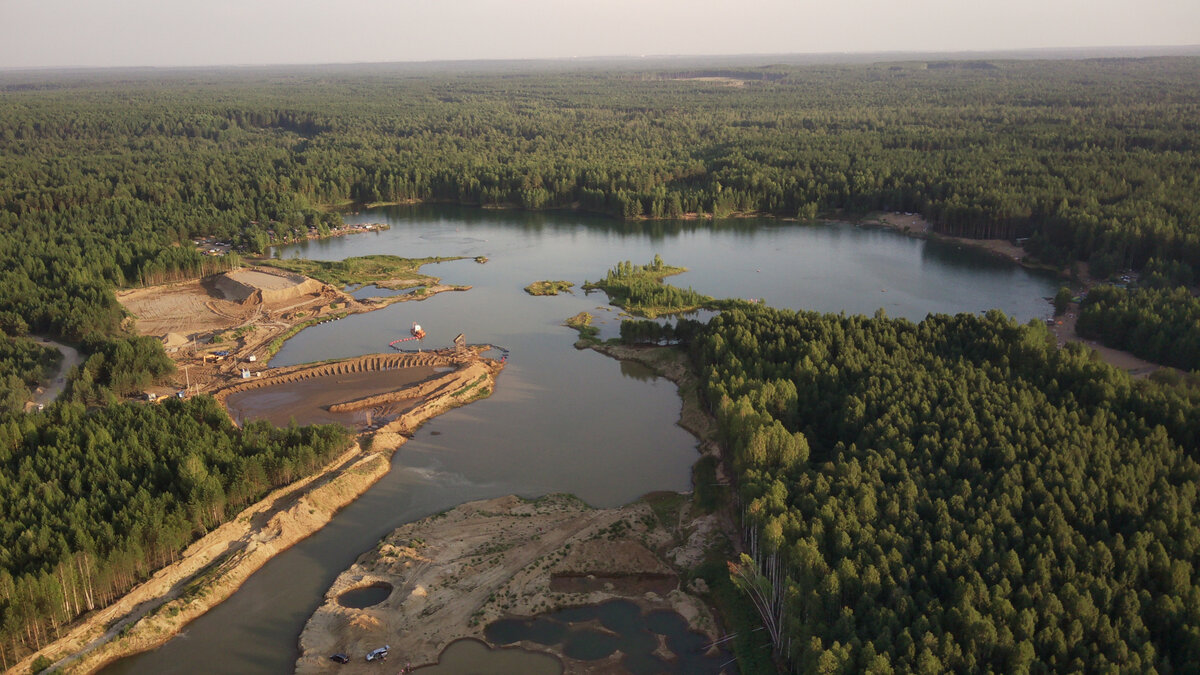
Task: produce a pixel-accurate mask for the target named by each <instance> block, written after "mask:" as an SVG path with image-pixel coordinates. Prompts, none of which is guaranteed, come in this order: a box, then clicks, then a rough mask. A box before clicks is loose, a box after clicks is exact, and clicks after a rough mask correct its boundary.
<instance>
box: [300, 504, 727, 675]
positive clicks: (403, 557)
mask: <svg viewBox="0 0 1200 675" xmlns="http://www.w3.org/2000/svg"><path fill="white" fill-rule="evenodd" d="M674 508H676V509H678V510H679V511H678V513H681V514H682V517H681V518H671V519H670V520H671V521H672V522H670V523H661V522H659V521H658V519H657V517H656V515H655V509H653V508H652V507H651V506H650V504H649V503H648V502H646V501H639V502H635V503H633V504H630V505H628V506H624V507H621V508H615V509H593V508H591V507H589V506H587V505H586V504H584V503H583V502H582V501H580V500H579V499H578V498H576V497H574V496H572V495H562V494H558V495H550V496H547V497H543V498H541V499H538V500H535V501H529V500H524V499H521V498H519V497H515V496H511V495H510V496H507V497H499V498H496V499H490V500H484V501H478V502H469V503H467V504H463V505H461V506H458V507H456V508H454V509H451V510H450V511H447V512H445V513H442V514H438V515H435V516H431V517H429V518H426V519H424V520H420V521H417V522H415V523H409V524H407V525H404V526H401V527H400V528H397V529H396V530H395V531H393V532H392V533H391V534H390V535H388V536H387V537H386V538H385V539H384V540H383V541H382V542H380V544H379V545H378V546H377V547H376V548H375V550H373V551H370V552H368V553H366V554H363V555H362V556H361V557H360V558H359V559H358V561H357V562H356V563H355V564H354V565H352V566H351V567H350V568H349V569H348V570H346V571H345V572H343V573H342V574H341V575H339V576H338V578H337V580H335V581H334V583H333V585H332V586H331V587H330V589H329V591H328V592H327V593H326V595H325V601H324V602H323V603H322V605H321V607H320V608H318V610H317V611H316V612H315V613H314V614H313V616H312V618H310V619H309V621H308V623H307V624H306V625H305V628H304V632H303V633H302V634H301V636H300V648H301V657H300V659H299V660H298V661H297V663H296V672H297V673H319V672H327V671H331V667H336V668H337V671H336V672H345V673H354V672H360V671H361V672H367V670H368V669H370V668H371V667H372V664H369V663H367V662H366V661H365V660H364V659H363V658H362V656H363V655H364V654H366V652H368V651H370V650H371V649H374V648H375V647H378V646H380V645H383V644H388V645H390V646H391V648H392V660H393V661H396V662H399V663H404V662H412V663H414V664H426V663H435V662H437V659H438V655H439V654H440V653H441V651H442V650H443V649H444V648H445V647H446V646H447V645H448V644H449V643H451V642H453V641H455V640H457V639H461V638H464V637H473V638H478V639H482V638H483V629H484V627H485V626H486V625H487V624H488V623H490V622H491V621H494V620H496V619H499V618H503V617H508V616H534V615H536V614H538V613H541V612H545V611H549V610H551V609H557V608H560V607H570V606H579V605H590V604H596V603H599V602H603V601H605V600H609V599H612V598H615V597H625V598H626V599H629V600H632V601H634V602H635V603H637V604H638V605H640V606H642V608H643V609H671V610H674V611H677V612H679V613H680V614H681V615H682V616H683V617H684V618H685V619H686V620H687V621H688V622H689V623H690V624H691V625H692V627H693V628H695V629H696V630H699V631H701V632H704V633H705V634H707V635H710V636H713V637H715V636H716V632H717V630H716V622H715V620H714V619H713V617H712V615H711V613H710V612H709V610H708V608H707V607H706V606H705V604H704V603H703V602H702V601H701V600H700V599H699V598H698V597H697V596H695V595H693V594H691V593H689V592H687V591H685V590H681V589H679V588H674V590H669V591H666V592H663V593H658V592H653V591H647V592H642V593H639V592H638V590H639V589H637V587H636V585H634V586H626V585H621V584H614V583H605V582H604V581H603V580H604V579H605V578H612V579H632V580H636V579H637V578H639V577H641V576H649V577H654V578H656V579H661V578H662V577H666V576H673V575H674V574H675V569H674V568H673V567H672V566H671V565H670V564H668V562H667V561H666V559H665V558H664V552H666V551H671V552H672V553H676V554H677V553H678V551H677V548H678V547H676V546H675V545H676V544H677V543H678V542H679V541H680V540H687V539H688V537H686V536H684V535H683V534H682V533H681V532H680V531H679V530H678V529H677V527H678V525H679V523H680V522H682V523H684V528H683V529H685V530H690V529H692V528H691V524H692V521H693V519H695V520H705V519H708V518H711V516H697V515H696V514H693V513H692V512H691V507H690V502H689V501H688V500H687V498H686V497H681V498H679V499H678V501H677V502H676V503H674ZM708 544H709V542H707V541H703V542H698V543H696V545H697V546H700V547H703V546H707V545H708ZM561 575H569V576H572V577H581V578H588V577H592V578H595V579H598V580H600V581H599V583H598V585H597V587H596V588H595V589H592V590H587V591H584V592H560V591H555V590H553V589H552V582H553V580H554V579H555V578H556V577H558V576H561ZM380 584H387V585H390V586H391V587H392V589H393V590H392V592H391V594H390V595H389V596H388V598H387V599H386V600H384V601H383V602H381V603H379V604H377V605H374V606H372V607H367V608H364V609H352V608H347V607H343V606H342V605H340V604H339V603H338V601H337V599H338V597H339V596H340V595H342V594H343V593H345V592H346V591H349V590H353V589H357V588H362V587H364V586H371V585H380ZM674 585H676V586H677V585H678V582H677V581H676V582H675V584H674ZM630 589H633V590H630ZM631 592H632V593H636V595H632V596H630V595H628V593H631ZM528 646H529V647H531V648H534V649H537V650H542V651H550V652H552V653H554V652H555V651H556V650H555V648H553V647H545V646H542V645H528ZM337 652H344V653H346V654H349V655H351V657H352V658H351V662H350V664H348V665H346V666H331V662H330V661H329V659H328V657H329V655H330V654H333V653H337ZM558 656H559V657H560V658H561V659H562V660H563V662H564V666H565V671H566V672H568V673H572V672H604V671H605V669H611V668H612V667H613V666H614V665H615V660H613V661H612V662H609V661H602V662H599V663H594V662H593V663H584V662H575V661H573V660H572V659H569V658H566V657H564V656H563V655H562V654H561V653H560V654H558ZM614 658H619V657H614ZM597 668H599V669H600V670H596V669H597ZM372 672H373V671H372Z"/></svg>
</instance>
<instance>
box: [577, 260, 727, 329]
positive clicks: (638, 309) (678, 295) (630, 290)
mask: <svg viewBox="0 0 1200 675" xmlns="http://www.w3.org/2000/svg"><path fill="white" fill-rule="evenodd" d="M686 271H687V268H686V267H672V266H670V265H667V264H665V263H664V262H663V259H662V257H661V256H658V255H655V256H654V260H652V261H651V262H650V264H648V265H634V264H633V263H632V262H630V261H628V260H626V261H625V262H623V263H618V264H617V266H616V267H614V268H612V269H611V270H609V271H608V274H607V275H606V276H605V277H604V278H603V279H601V280H600V281H596V282H585V283H584V284H583V286H582V288H583V290H584V291H593V290H598V291H604V292H605V293H607V294H608V299H609V302H611V303H612V304H614V305H616V306H617V307H620V308H622V309H624V310H625V311H627V312H629V313H630V314H632V315H634V316H642V317H646V318H648V319H653V318H655V317H658V316H662V315H664V314H679V313H682V312H691V311H694V310H697V309H715V308H717V306H718V304H719V303H718V301H717V300H715V299H714V298H712V297H710V296H707V295H703V294H700V293H697V292H696V291H694V290H692V289H691V288H686V289H685V288H679V287H676V286H669V285H667V284H664V283H663V282H662V281H663V279H665V278H667V277H669V276H674V275H676V274H683V273H684V272H686Z"/></svg>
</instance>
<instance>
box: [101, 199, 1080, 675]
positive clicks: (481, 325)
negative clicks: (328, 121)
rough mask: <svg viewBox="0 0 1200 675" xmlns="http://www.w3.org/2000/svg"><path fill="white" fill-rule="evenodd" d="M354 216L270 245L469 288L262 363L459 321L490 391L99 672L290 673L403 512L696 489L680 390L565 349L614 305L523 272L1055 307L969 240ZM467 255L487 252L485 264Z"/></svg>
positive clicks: (893, 300)
mask: <svg viewBox="0 0 1200 675" xmlns="http://www.w3.org/2000/svg"><path fill="white" fill-rule="evenodd" d="M347 221H348V222H387V223H389V224H391V226H392V227H391V229H389V230H386V231H383V232H377V233H368V234H362V235H352V236H347V237H341V238H335V239H330V240H325V241H319V242H309V243H306V244H301V245H297V246H291V247H287V248H284V249H282V250H281V251H279V254H280V255H282V256H285V257H292V256H302V257H308V258H313V259H324V260H334V259H342V258H345V257H349V256H357V255H368V254H375V253H390V254H395V255H400V256H405V257H424V256H464V257H466V258H467V259H465V260H461V261H455V262H447V263H441V264H434V265H428V266H426V267H425V268H424V270H425V272H426V273H429V274H434V275H437V276H440V277H442V278H443V281H444V282H445V283H451V284H470V285H472V286H474V288H473V289H472V290H470V291H468V292H462V293H444V294H439V295H437V296H434V297H432V298H430V299H428V300H424V301H420V302H404V303H398V304H395V305H392V306H390V307H388V308H386V309H382V310H379V311H376V312H371V313H367V314H360V315H355V316H352V317H348V318H347V319H344V320H342V321H334V322H330V323H326V324H321V325H317V326H313V327H311V328H308V329H306V330H304V331H303V332H301V333H300V334H299V335H297V336H296V337H294V338H292V339H291V340H289V341H288V342H287V343H286V344H285V346H284V348H283V349H282V350H281V351H280V352H279V354H278V355H277V356H276V357H275V358H274V359H273V360H272V362H271V364H272V365H275V366H283V365H292V364H297V363H305V362H309V361H319V360H325V359H332V358H341V357H349V356H358V355H361V354H368V353H373V352H386V351H388V342H390V341H391V340H393V339H395V338H397V337H401V336H403V335H406V334H407V332H408V328H409V326H410V325H411V324H412V322H414V321H415V322H418V323H420V324H421V325H422V326H423V327H424V328H425V329H426V331H427V332H428V336H427V337H426V339H425V340H424V346H426V347H429V348H433V347H442V346H448V345H449V344H450V342H451V340H452V339H453V338H454V336H455V335H457V334H458V333H464V334H465V335H466V337H467V341H468V342H470V343H490V344H495V345H499V346H502V347H505V348H507V349H508V350H510V351H509V359H508V365H507V367H506V368H505V369H504V372H503V373H501V375H500V376H499V379H498V382H497V387H496V391H495V392H494V393H493V395H492V396H491V397H490V398H488V399H486V400H482V401H478V402H475V403H472V404H471V405H469V406H467V407H465V408H461V409H458V410H454V411H451V412H449V413H447V414H445V415H442V416H440V417H438V418H436V419H434V420H432V421H430V422H429V423H427V424H426V425H425V426H424V427H422V428H421V429H420V430H419V431H418V432H417V434H416V436H415V437H414V438H413V440H412V441H410V442H409V443H407V444H406V445H404V446H403V447H402V448H401V449H400V450H399V451H398V452H397V453H396V455H395V456H394V457H393V459H392V470H391V472H390V473H388V475H387V476H385V477H384V478H383V479H382V480H381V481H380V482H379V483H377V484H376V485H375V486H374V487H373V488H371V490H369V491H368V492H367V493H366V494H364V495H363V496H362V497H361V498H359V499H358V500H357V501H355V502H354V503H353V504H351V505H350V506H348V507H347V508H345V509H344V510H342V511H341V512H340V513H339V514H338V515H337V516H336V517H335V518H334V519H333V520H332V521H331V522H330V523H329V524H328V525H327V526H326V527H324V528H323V529H322V530H320V531H319V532H317V533H316V534H314V535H313V536H311V537H309V538H308V539H306V540H304V541H302V542H300V543H299V544H298V545H296V546H294V547H293V548H292V549H290V550H288V551H287V552H285V553H283V554H281V555H279V556H278V557H276V558H275V559H273V560H271V561H270V562H269V563H267V565H266V566H264V567H263V568H262V569H261V570H259V571H258V573H256V574H254V575H253V576H252V577H251V578H250V579H249V580H248V581H247V582H246V583H245V585H243V586H242V588H241V589H239V590H238V591H237V592H236V593H235V594H234V595H233V596H232V597H231V598H230V599H229V600H227V601H226V602H224V603H222V604H221V605H219V606H218V607H216V608H215V609H213V610H212V611H211V612H209V613H208V614H206V615H204V616H202V617H201V618H199V619H198V620H196V621H194V622H193V623H191V624H190V625H189V626H188V627H187V628H186V629H185V630H184V632H183V633H182V634H181V635H180V636H178V637H176V638H175V639H173V640H171V641H170V642H169V643H167V644H166V645H164V646H163V647H162V648H160V649H157V650H155V651H153V652H149V653H146V654H141V655H137V656H134V657H130V658H127V659H124V660H122V661H120V662H118V663H116V664H113V665H112V666H110V667H109V668H107V669H106V670H105V672H106V673H154V674H158V673H198V672H205V673H210V672H228V673H259V672H261V673H282V672H290V671H291V669H292V667H293V664H294V663H295V660H296V658H297V657H298V652H297V644H296V642H297V637H298V635H299V633H300V630H301V628H302V627H303V625H304V622H305V621H306V620H307V619H308V617H309V616H310V615H311V613H312V612H313V611H314V610H315V609H316V607H317V605H319V604H320V602H321V600H322V598H323V596H324V593H325V591H326V590H327V589H328V587H329V585H330V584H331V583H332V581H333V579H334V577H336V576H337V574H338V573H339V572H341V571H342V570H343V569H345V568H346V567H347V566H349V565H350V563H352V562H353V561H354V559H355V558H356V557H358V555H359V554H360V553H362V552H363V551H366V550H368V549H370V548H372V546H374V544H375V543H376V542H377V541H378V540H379V539H380V538H381V537H383V536H384V535H385V534H387V533H388V532H390V531H391V530H393V529H395V528H396V527H398V526H399V525H401V524H403V523H406V522H411V521H413V520H416V519H419V518H421V517H424V516H427V515H430V514H432V513H436V512H438V511H441V510H444V509H447V508H450V507H452V506H455V505H457V504H460V503H463V502H466V501H470V500H474V499H482V498H489V497H496V496H501V495H505V494H510V493H516V494H519V495H524V496H538V495H543V494H547V493H551V492H572V493H574V494H576V495H578V496H580V497H581V498H583V499H584V500H585V501H587V502H588V503H590V504H592V505H594V506H601V507H603V506H614V505H619V504H623V503H627V502H629V501H632V500H633V499H636V498H637V497H639V496H641V495H643V494H645V493H647V492H650V491H655V490H687V489H690V467H691V465H692V464H693V463H694V461H695V459H696V457H697V455H696V449H695V446H696V443H695V440H694V439H693V438H692V437H691V436H689V435H688V434H687V433H686V432H684V431H683V430H682V429H680V428H679V427H677V426H675V424H674V421H675V420H676V419H677V417H678V414H679V408H680V403H679V399H678V397H677V396H676V393H675V388H674V385H672V384H671V383H670V382H667V381H665V380H662V379H659V378H656V377H654V376H653V375H652V374H651V373H649V372H647V371H646V370H645V369H644V368H641V367H640V366H636V365H631V364H622V363H618V362H616V361H614V360H611V359H608V358H606V357H603V356H600V355H599V354H596V353H594V352H590V351H584V352H580V351H576V350H575V349H574V348H573V346H572V344H573V342H574V340H575V333H574V331H572V330H570V329H568V328H565V327H563V326H562V325H561V324H562V321H563V320H564V319H565V318H567V317H569V316H572V315H574V314H576V313H578V312H580V311H590V312H591V313H592V314H594V315H597V316H598V319H599V320H600V321H601V322H602V328H603V330H604V332H605V334H615V333H616V328H617V325H618V323H619V318H618V317H617V314H616V312H615V311H610V310H605V309H598V307H602V306H604V305H605V304H606V298H605V297H604V296H603V294H599V295H591V296H584V295H583V294H582V293H580V292H576V293H575V294H574V295H562V296H557V297H532V296H529V295H527V294H526V293H524V291H523V290H522V289H523V288H524V286H526V285H527V284H529V283H530V282H532V281H536V280H541V279H552V280H553V279H564V280H568V281H572V282H574V283H575V284H576V285H577V286H578V285H579V284H582V282H583V281H584V280H585V279H598V278H600V277H602V276H603V275H604V273H605V271H606V270H607V269H608V268H610V267H612V266H613V265H614V264H615V263H617V262H619V261H622V260H626V259H628V260H632V261H634V262H636V263H645V262H649V261H650V259H651V258H652V257H653V256H654V255H655V254H656V253H657V254H660V255H661V256H662V257H663V259H664V260H665V261H666V262H667V263H668V264H672V265H681V266H685V267H688V268H689V269H690V271H689V272H687V273H686V274H683V275H680V276H678V277H674V278H672V279H670V280H669V282H670V283H673V284H675V285H679V286H684V287H686V286H692V287H693V288H695V289H696V290H697V291H700V292H702V293H707V294H709V295H713V296H717V297H741V298H764V299H765V300H766V301H767V303H768V304H771V305H774V306H778V307H790V308H794V309H815V310H821V311H845V312H847V313H866V314H870V313H873V312H875V311H876V310H877V309H880V308H883V309H884V311H885V312H886V313H887V314H888V315H889V316H903V317H907V318H910V319H913V320H920V319H921V318H923V317H924V316H925V315H926V314H927V313H929V312H963V311H965V312H978V311H983V310H987V309H991V308H999V309H1002V310H1004V311H1005V312H1007V313H1009V314H1010V315H1013V316H1015V317H1016V318H1018V319H1020V320H1021V321H1026V320H1029V319H1031V318H1035V317H1043V316H1047V315H1048V314H1049V310H1050V306H1049V304H1048V303H1047V302H1046V299H1045V298H1046V296H1050V295H1052V294H1053V292H1054V290H1055V288H1056V287H1057V284H1056V283H1055V281H1054V279H1052V278H1050V277H1048V276H1045V275H1039V274H1036V273H1032V272H1029V271H1027V270H1024V269H1022V268H1020V267H1018V266H1016V265H1013V264H1011V263H1008V262H1005V261H1001V260H997V259H995V258H992V257H990V256H988V255H986V254H984V253H981V252H978V251H975V250H972V249H969V248H966V249H964V248H959V247H957V246H953V245H946V244H941V243H938V242H927V241H922V240H917V239H912V238H908V237H905V236H903V235H900V234H897V233H894V232H889V231H884V230H875V229H863V228H858V227H855V226H852V225H846V224H828V225H813V226H798V225H795V224H786V223H779V222H777V221H774V220H766V219H764V220H755V219H746V220H736V221H728V222H721V223H717V227H715V228H710V227H709V226H708V225H707V224H703V225H697V224H696V223H689V222H675V223H632V224H626V223H621V222H618V221H612V220H607V219H603V218H599V217H589V216H584V215H578V214H569V213H542V214H536V213H523V212H515V211H494V210H482V209H465V208H454V207H432V206H417V207H391V208H387V209H377V210H374V211H371V212H365V213H362V214H358V215H355V216H348V217H347ZM475 256H486V257H487V258H489V261H488V262H487V263H486V264H480V263H476V262H474V261H473V260H472V258H474V257H475ZM408 344H411V343H408ZM297 421H299V422H301V423H303V422H304V420H297ZM447 637H452V636H447ZM394 656H396V655H394ZM439 672H442V671H441V670H439Z"/></svg>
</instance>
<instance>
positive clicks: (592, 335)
mask: <svg viewBox="0 0 1200 675" xmlns="http://www.w3.org/2000/svg"><path fill="white" fill-rule="evenodd" d="M592 318H593V317H592V315H591V314H588V313H587V312H580V313H578V314H576V315H575V316H573V317H571V318H569V319H567V320H566V321H564V322H563V324H564V325H565V326H567V327H569V328H574V329H575V330H577V331H579V341H578V342H576V343H575V346H576V347H579V348H580V349H583V348H584V347H587V346H588V345H592V344H596V343H598V342H599V341H600V340H599V336H600V329H599V328H596V327H595V326H593V325H592ZM581 345H582V346H581Z"/></svg>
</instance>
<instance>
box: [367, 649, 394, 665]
mask: <svg viewBox="0 0 1200 675" xmlns="http://www.w3.org/2000/svg"><path fill="white" fill-rule="evenodd" d="M391 650H392V648H391V647H390V646H388V645H384V646H382V647H380V648H379V649H375V650H372V651H370V652H367V660H368V661H375V660H379V661H386V660H387V656H388V652H390V651H391Z"/></svg>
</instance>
